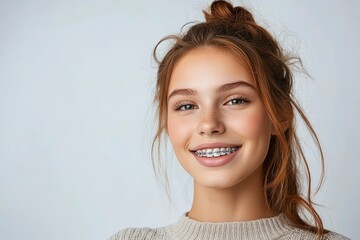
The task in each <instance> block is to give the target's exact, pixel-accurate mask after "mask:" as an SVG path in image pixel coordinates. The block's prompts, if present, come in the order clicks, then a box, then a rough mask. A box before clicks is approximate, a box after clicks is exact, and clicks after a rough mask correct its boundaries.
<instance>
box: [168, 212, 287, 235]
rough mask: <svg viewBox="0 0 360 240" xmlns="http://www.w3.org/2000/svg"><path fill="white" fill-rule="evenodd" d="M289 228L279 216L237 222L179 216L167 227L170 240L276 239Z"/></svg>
mask: <svg viewBox="0 0 360 240" xmlns="http://www.w3.org/2000/svg"><path fill="white" fill-rule="evenodd" d="M290 228H291V227H290V226H288V225H287V224H286V223H285V219H284V217H283V216H282V215H281V214H280V215H278V216H275V217H271V218H262V219H258V220H252V221H238V222H199V221H196V220H193V219H190V218H189V217H187V213H184V214H183V215H181V217H180V219H179V221H178V222H177V223H175V224H173V225H170V226H168V227H167V231H168V233H169V234H170V236H171V237H172V239H177V240H185V239H186V240H203V239H206V240H221V239H222V240H223V239H233V240H240V239H259V240H260V239H264V240H265V239H276V238H278V237H280V236H282V235H284V234H286V232H288V231H289V230H290Z"/></svg>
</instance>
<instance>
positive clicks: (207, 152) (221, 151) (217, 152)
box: [195, 147, 239, 157]
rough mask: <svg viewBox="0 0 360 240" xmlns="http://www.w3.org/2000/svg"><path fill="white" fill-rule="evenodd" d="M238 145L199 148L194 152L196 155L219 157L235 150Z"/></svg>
mask: <svg viewBox="0 0 360 240" xmlns="http://www.w3.org/2000/svg"><path fill="white" fill-rule="evenodd" d="M238 148H239V147H231V148H230V147H228V148H224V147H222V148H206V149H200V150H197V151H196V152H195V154H196V155H197V156H200V157H219V156H223V155H228V154H230V153H233V152H235V151H236V150H237V149H238Z"/></svg>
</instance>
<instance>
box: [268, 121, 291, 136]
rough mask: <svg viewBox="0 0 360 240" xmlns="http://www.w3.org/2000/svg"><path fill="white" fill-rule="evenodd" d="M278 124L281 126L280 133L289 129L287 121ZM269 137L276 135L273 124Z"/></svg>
mask: <svg viewBox="0 0 360 240" xmlns="http://www.w3.org/2000/svg"><path fill="white" fill-rule="evenodd" d="M280 124H281V129H282V132H285V131H286V130H287V129H288V128H289V127H290V125H289V121H287V120H285V121H281V122H280ZM271 135H277V134H276V131H275V127H274V124H272V125H271Z"/></svg>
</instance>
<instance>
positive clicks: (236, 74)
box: [168, 46, 254, 93]
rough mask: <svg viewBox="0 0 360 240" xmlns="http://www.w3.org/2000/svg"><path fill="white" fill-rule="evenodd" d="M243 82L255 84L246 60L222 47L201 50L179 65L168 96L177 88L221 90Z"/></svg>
mask: <svg viewBox="0 0 360 240" xmlns="http://www.w3.org/2000/svg"><path fill="white" fill-rule="evenodd" d="M240 80H241V81H244V82H248V83H249V84H252V85H253V84H254V81H253V75H252V72H251V71H250V68H249V66H248V64H247V62H246V61H245V58H243V57H241V56H238V55H235V54H232V53H230V52H229V51H227V50H223V49H220V48H216V47H208V46H207V47H201V48H197V49H194V50H191V51H190V52H188V53H186V54H185V55H184V56H183V57H181V58H180V60H179V61H178V62H177V63H176V65H175V67H174V69H173V71H172V74H171V78H170V84H169V89H168V93H169V92H171V91H172V90H174V89H176V88H195V89H200V90H201V89H205V88H206V89H209V88H211V87H213V88H217V87H219V86H220V85H223V84H227V83H231V82H234V81H240Z"/></svg>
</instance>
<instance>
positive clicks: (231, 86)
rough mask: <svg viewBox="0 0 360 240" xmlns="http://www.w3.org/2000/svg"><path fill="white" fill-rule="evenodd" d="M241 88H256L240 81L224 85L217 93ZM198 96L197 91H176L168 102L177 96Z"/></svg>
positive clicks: (187, 89) (188, 89)
mask: <svg viewBox="0 0 360 240" xmlns="http://www.w3.org/2000/svg"><path fill="white" fill-rule="evenodd" d="M240 86H241V87H242V86H244V87H248V88H251V89H253V90H255V87H254V86H253V85H251V84H250V83H247V82H244V81H238V82H233V83H227V84H224V85H222V86H220V87H219V88H218V89H217V90H216V91H217V92H226V91H229V90H232V89H234V88H237V87H240ZM196 94H197V91H196V90H193V89H190V88H183V89H175V90H174V91H172V92H171V93H170V95H169V97H168V101H169V100H170V98H171V97H174V96H176V95H185V96H191V95H196Z"/></svg>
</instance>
